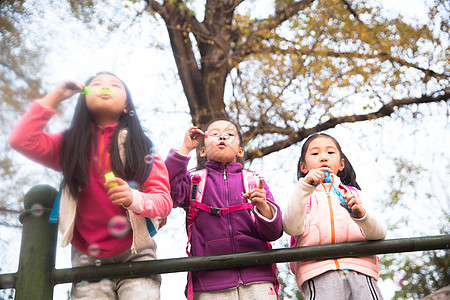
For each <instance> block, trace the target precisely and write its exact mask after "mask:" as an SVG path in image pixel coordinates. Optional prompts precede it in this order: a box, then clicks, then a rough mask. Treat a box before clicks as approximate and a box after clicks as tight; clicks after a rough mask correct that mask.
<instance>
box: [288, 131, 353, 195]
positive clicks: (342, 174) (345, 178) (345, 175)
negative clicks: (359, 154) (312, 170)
mask: <svg viewBox="0 0 450 300" xmlns="http://www.w3.org/2000/svg"><path fill="white" fill-rule="evenodd" d="M319 137H327V138H329V139H331V140H332V141H333V142H334V143H335V144H336V147H337V149H338V150H339V154H340V159H344V169H343V170H342V171H338V172H337V174H336V175H337V176H339V178H340V179H341V182H342V183H343V184H345V185H350V186H353V187H355V188H357V189H359V190H360V189H361V188H360V187H359V185H358V183H357V182H356V173H355V170H354V169H353V166H352V164H351V163H350V161H349V160H348V159H347V157H346V156H345V154H344V153H343V152H342V149H341V145H339V143H338V141H337V140H336V139H335V138H334V137H332V136H331V135H328V134H326V133H323V132H322V133H315V134H312V135H310V136H309V137H308V138H307V139H306V141H305V143H303V146H302V152H301V154H300V158H299V160H298V164H297V179H300V178H301V177H305V176H306V173H303V172H302V170H301V167H300V163H305V155H306V151H307V150H308V147H309V145H310V144H311V142H312V141H314V140H315V139H316V138H319Z"/></svg>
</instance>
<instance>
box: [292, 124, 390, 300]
mask: <svg viewBox="0 0 450 300" xmlns="http://www.w3.org/2000/svg"><path fill="white" fill-rule="evenodd" d="M297 174H298V179H299V181H298V184H297V186H296V187H295V190H294V193H293V195H292V197H291V199H290V201H289V203H288V206H287V208H286V211H285V212H284V213H283V215H284V216H283V228H284V230H285V232H286V233H287V234H289V235H291V236H292V237H293V238H292V240H291V242H292V243H291V244H292V246H293V247H302V246H314V245H324V244H336V243H345V242H357V241H366V240H378V239H384V238H385V236H386V228H385V227H384V225H383V224H381V223H380V222H379V221H378V220H377V219H376V218H375V217H374V216H373V215H372V214H371V213H369V212H368V211H367V210H366V209H365V208H364V207H363V205H362V202H361V200H360V199H359V193H358V190H357V189H359V185H358V183H357V182H356V174H355V172H354V170H353V167H352V165H351V164H350V162H349V161H348V159H347V158H346V156H345V155H344V154H343V153H342V151H341V147H340V145H339V143H338V142H337V141H336V140H335V139H334V138H333V137H331V136H329V135H327V134H324V133H320V134H314V135H312V136H310V137H309V138H308V139H307V140H306V141H305V143H304V144H303V147H302V152H301V156H300V159H299V162H298V173H297ZM344 184H345V185H344ZM339 195H341V199H340V197H339ZM291 269H292V271H293V273H294V274H295V277H296V281H297V285H298V287H299V288H300V290H301V291H302V292H303V293H304V295H305V299H319V300H320V299H355V300H357V299H382V296H381V293H380V290H379V288H378V286H377V283H376V281H377V280H378V261H377V257H376V256H367V257H357V258H350V257H349V258H339V259H328V260H321V261H298V262H293V263H291Z"/></svg>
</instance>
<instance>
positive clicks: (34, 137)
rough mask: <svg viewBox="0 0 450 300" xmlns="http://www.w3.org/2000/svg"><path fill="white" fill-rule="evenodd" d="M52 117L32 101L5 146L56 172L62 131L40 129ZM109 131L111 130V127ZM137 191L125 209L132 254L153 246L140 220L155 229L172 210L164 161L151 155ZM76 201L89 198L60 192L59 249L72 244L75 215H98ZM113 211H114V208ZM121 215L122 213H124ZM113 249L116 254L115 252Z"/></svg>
mask: <svg viewBox="0 0 450 300" xmlns="http://www.w3.org/2000/svg"><path fill="white" fill-rule="evenodd" d="M54 114H55V111H54V110H53V109H52V108H49V107H45V106H43V105H41V104H40V103H39V101H34V102H33V103H32V105H31V107H30V109H29V110H28V111H27V112H26V113H25V114H24V116H23V117H22V119H21V120H20V121H19V122H18V123H17V125H16V126H15V127H14V129H13V130H12V132H11V134H10V137H9V144H10V145H11V147H12V148H14V149H15V150H17V151H18V152H20V153H22V154H23V155H25V156H27V157H28V158H30V159H31V160H33V161H36V162H38V163H40V164H42V165H44V166H46V167H49V168H52V169H54V170H56V171H60V170H61V167H60V146H61V138H62V132H60V133H45V132H43V128H44V127H45V125H46V124H47V122H48V121H49V120H50V118H51V117H52V116H53V115H54ZM108 130H109V128H108ZM112 130H115V129H114V128H112ZM125 137H126V130H123V131H121V132H120V134H119V140H123V141H124V140H125ZM121 144H123V143H122V142H119V145H121ZM120 152H121V157H122V159H124V158H123V152H124V151H123V149H120ZM143 163H144V162H143ZM94 167H97V166H93V165H92V164H91V169H92V168H94ZM105 167H106V165H105ZM93 173H94V172H90V174H93ZM101 175H102V176H103V175H104V174H103V173H101ZM91 176H93V175H91ZM90 180H91V181H102V183H103V182H104V177H102V178H96V177H95V178H90ZM141 190H142V192H139V191H137V190H132V194H133V202H132V204H131V205H130V206H129V207H126V210H127V212H128V213H127V215H128V216H129V219H130V223H131V227H132V231H133V233H132V238H131V239H130V240H131V241H130V244H131V249H132V250H133V252H136V251H137V250H139V248H141V247H143V246H145V245H147V244H148V243H149V242H151V243H153V241H151V237H150V235H149V234H148V231H147V226H146V221H145V218H142V217H148V218H151V219H152V221H153V222H154V223H156V224H155V227H156V228H158V224H157V223H158V221H159V220H162V219H163V218H165V217H167V216H168V215H169V213H170V211H171V209H172V200H171V198H170V192H169V180H168V173H167V169H166V167H165V164H164V161H163V160H162V159H161V157H160V156H159V155H157V154H156V155H155V161H154V164H153V168H152V170H151V172H150V175H149V176H148V177H147V179H146V181H145V182H144V183H143V185H142V188H141ZM79 201H89V199H73V198H72V197H71V196H70V194H69V193H68V191H67V189H64V190H63V192H62V197H61V208H60V218H59V225H60V230H61V232H62V234H63V239H62V246H66V245H68V244H69V243H70V242H71V241H72V238H73V234H74V229H75V226H76V224H75V220H76V216H77V214H79V213H85V214H91V215H92V214H97V216H98V211H89V212H84V211H83V212H80V210H79V209H77V206H78V202H79ZM113 208H115V209H117V207H113ZM120 209H122V210H123V208H122V207H120ZM123 213H125V211H124V212H123ZM130 244H129V245H130ZM129 245H128V247H129ZM116 250H117V251H118V249H116ZM123 250H125V249H123ZM117 254H118V253H117ZM104 257H109V255H107V254H105V256H104Z"/></svg>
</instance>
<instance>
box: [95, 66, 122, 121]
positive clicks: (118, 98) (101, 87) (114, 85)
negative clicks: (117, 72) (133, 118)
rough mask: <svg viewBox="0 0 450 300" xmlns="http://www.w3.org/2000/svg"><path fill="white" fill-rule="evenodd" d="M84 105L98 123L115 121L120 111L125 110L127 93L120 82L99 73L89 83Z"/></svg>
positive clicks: (110, 76) (113, 77) (115, 78)
mask: <svg viewBox="0 0 450 300" xmlns="http://www.w3.org/2000/svg"><path fill="white" fill-rule="evenodd" d="M89 88H90V90H91V92H90V93H89V94H87V95H86V105H87V107H88V109H89V111H90V112H91V114H92V116H93V118H94V120H95V122H96V123H97V124H98V125H102V126H105V125H112V124H115V123H117V121H118V120H119V117H120V115H121V114H122V112H125V113H126V112H127V108H126V101H127V94H126V90H125V87H124V85H123V84H122V82H121V81H120V80H119V79H118V78H117V77H115V76H113V75H110V74H100V75H98V76H96V77H95V78H94V79H93V80H92V81H91V82H90V83H89Z"/></svg>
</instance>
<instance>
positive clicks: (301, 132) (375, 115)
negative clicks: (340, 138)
mask: <svg viewBox="0 0 450 300" xmlns="http://www.w3.org/2000/svg"><path fill="white" fill-rule="evenodd" d="M434 95H436V96H433V95H423V96H422V97H420V98H405V99H401V100H392V101H391V102H389V103H386V104H385V105H383V106H382V107H381V108H380V109H379V110H378V111H375V112H371V113H367V114H360V115H351V116H342V117H336V118H331V119H329V120H328V121H326V122H324V123H320V124H318V125H316V126H315V127H312V128H300V129H298V130H297V131H295V130H293V129H292V130H291V133H290V134H289V135H288V136H287V137H286V138H285V139H284V140H281V141H278V142H275V143H273V144H272V145H270V146H267V147H262V148H260V149H257V150H248V151H247V154H246V157H245V159H247V160H253V159H255V158H258V157H262V156H265V155H268V154H270V153H273V152H277V151H280V150H283V149H286V148H288V147H289V146H292V145H294V144H296V143H299V142H301V141H302V140H303V139H305V138H306V137H308V136H309V135H311V134H313V133H316V132H320V131H324V130H327V129H330V128H334V127H336V125H339V124H345V123H355V122H361V121H367V120H374V119H379V118H382V117H387V116H389V115H391V114H393V113H394V109H395V108H400V107H403V106H407V105H411V104H423V103H432V102H440V101H449V99H450V90H449V89H446V90H442V91H438V92H435V93H434ZM283 130H284V131H285V132H287V131H288V129H286V128H285V129H283ZM272 131H276V130H275V128H274V129H273V130H272ZM265 133H271V132H270V131H267V132H265ZM279 133H281V131H280V132H279Z"/></svg>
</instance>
